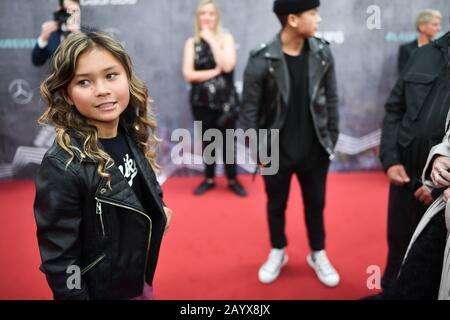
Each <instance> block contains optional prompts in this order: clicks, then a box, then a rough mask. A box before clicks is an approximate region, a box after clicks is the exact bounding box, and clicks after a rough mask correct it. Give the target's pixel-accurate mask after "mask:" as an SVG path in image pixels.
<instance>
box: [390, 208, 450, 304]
mask: <svg viewBox="0 0 450 320" xmlns="http://www.w3.org/2000/svg"><path fill="white" fill-rule="evenodd" d="M446 240H447V228H446V226H445V216H444V211H441V212H439V213H438V214H437V215H436V216H434V217H433V218H432V219H431V220H430V221H429V223H428V225H427V226H426V227H425V229H424V230H423V231H422V233H421V234H420V235H419V237H418V238H417V239H416V241H415V242H414V244H413V245H412V247H411V249H410V251H409V253H408V257H407V258H406V260H405V263H404V264H403V266H402V267H401V270H400V275H399V277H398V279H397V281H396V282H395V283H394V284H393V285H392V287H390V288H388V290H386V291H384V292H383V295H384V298H385V299H407V300H416V299H417V300H436V299H437V298H438V293H439V285H440V282H441V274H442V264H443V260H444V254H448V253H446V252H445V245H446Z"/></svg>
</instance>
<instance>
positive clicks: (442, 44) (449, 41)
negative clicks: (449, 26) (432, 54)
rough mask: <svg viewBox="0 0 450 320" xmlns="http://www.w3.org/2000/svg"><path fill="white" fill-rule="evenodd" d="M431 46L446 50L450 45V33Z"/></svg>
mask: <svg viewBox="0 0 450 320" xmlns="http://www.w3.org/2000/svg"><path fill="white" fill-rule="evenodd" d="M433 45H434V46H435V47H437V48H440V49H445V50H447V48H448V46H449V45H450V31H449V32H447V33H446V34H444V35H443V36H442V37H440V38H439V39H436V40H434V41H433Z"/></svg>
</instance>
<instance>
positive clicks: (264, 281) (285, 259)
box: [258, 254, 289, 284]
mask: <svg viewBox="0 0 450 320" xmlns="http://www.w3.org/2000/svg"><path fill="white" fill-rule="evenodd" d="M288 260H289V257H288V255H287V254H285V255H284V260H283V263H282V264H281V267H280V269H279V270H278V272H277V273H276V274H275V276H274V277H273V279H270V280H264V279H261V277H260V276H259V274H258V279H259V281H260V282H261V283H263V284H270V283H272V282H274V281H275V280H277V279H278V276H279V275H280V273H281V270H282V269H283V267H284V266H285V265H286V263H287V262H288Z"/></svg>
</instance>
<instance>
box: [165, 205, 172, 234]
mask: <svg viewBox="0 0 450 320" xmlns="http://www.w3.org/2000/svg"><path fill="white" fill-rule="evenodd" d="M164 213H165V214H166V218H167V223H166V228H165V229H164V233H166V231H167V230H168V229H169V225H170V220H171V219H172V213H173V211H172V209H169V208H167V207H164Z"/></svg>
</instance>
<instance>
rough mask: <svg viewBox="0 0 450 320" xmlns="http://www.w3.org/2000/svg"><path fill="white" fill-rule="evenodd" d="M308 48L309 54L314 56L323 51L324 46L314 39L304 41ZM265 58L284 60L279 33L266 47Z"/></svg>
mask: <svg viewBox="0 0 450 320" xmlns="http://www.w3.org/2000/svg"><path fill="white" fill-rule="evenodd" d="M306 41H307V42H308V46H309V53H310V54H316V53H317V52H319V51H321V50H323V48H324V45H323V44H322V43H321V42H320V41H318V40H317V39H316V38H314V37H309V38H308V39H306ZM265 57H266V58H272V59H284V54H283V49H282V44H281V32H279V33H277V34H276V35H275V37H274V38H273V39H272V41H271V42H270V43H269V44H268V46H267V51H266V55H265Z"/></svg>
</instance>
